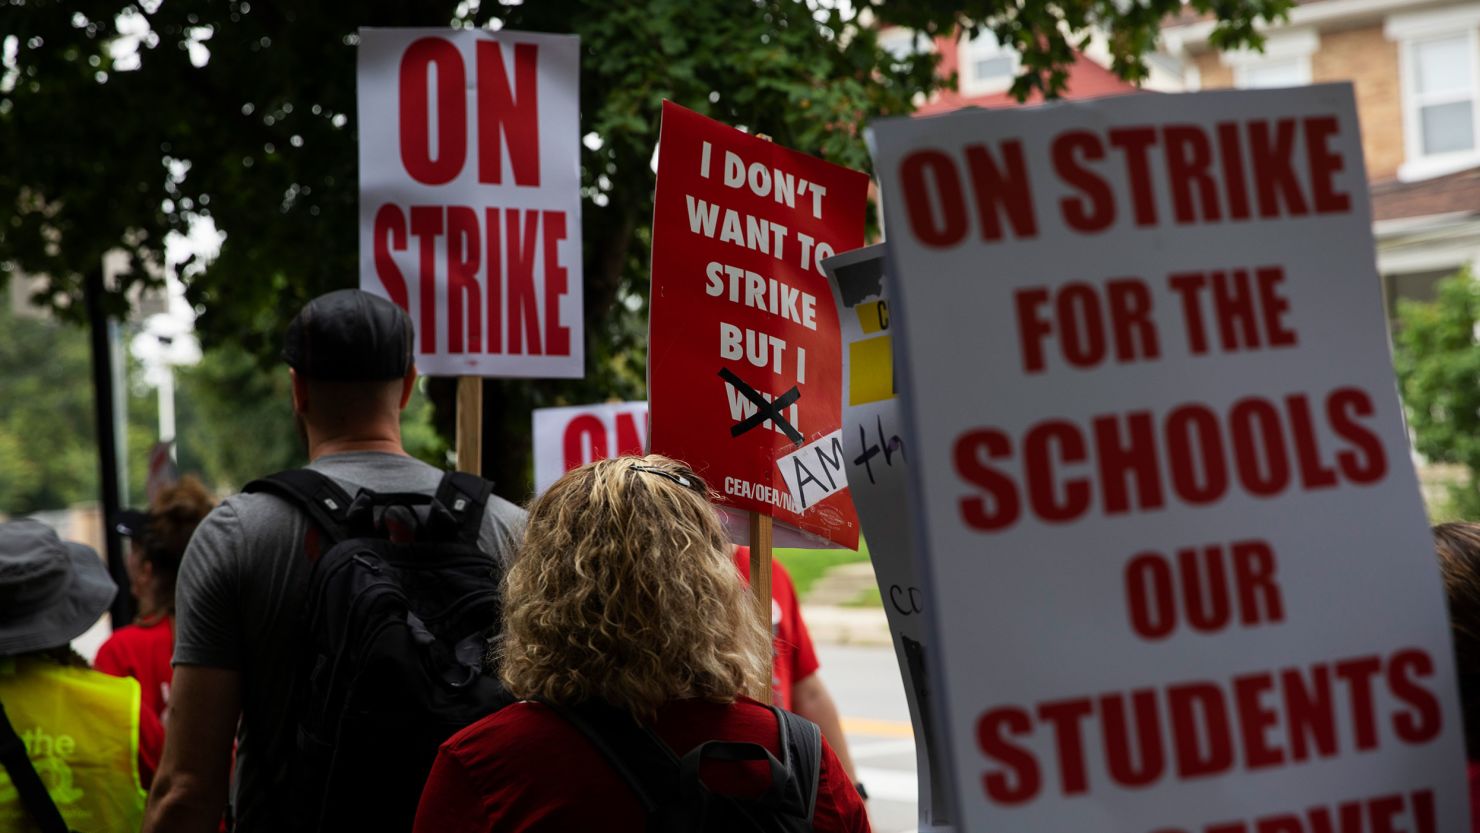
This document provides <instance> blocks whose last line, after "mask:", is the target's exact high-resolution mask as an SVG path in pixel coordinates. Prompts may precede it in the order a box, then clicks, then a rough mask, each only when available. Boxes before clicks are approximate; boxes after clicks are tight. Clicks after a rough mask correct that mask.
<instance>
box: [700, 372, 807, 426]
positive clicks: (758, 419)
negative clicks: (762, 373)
mask: <svg viewBox="0 0 1480 833" xmlns="http://www.w3.org/2000/svg"><path fill="white" fill-rule="evenodd" d="M719 378H721V379H724V380H725V381H726V382H729V383H730V384H731V385H732V386H734V388H735V390H738V391H740V393H741V395H743V396H744V397H745V398H746V399H749V400H750V401H751V402H752V403H754V404H755V413H753V414H751V415H750V416H748V417H746V418H745V419H743V420H741V421H740V422H737V423H735V424H734V425H733V426H731V427H730V436H731V437H738V436H740V435H741V434H744V433H745V432H746V431H749V430H750V429H752V428H754V427H756V426H757V425H760V424H761V423H763V422H765V421H766V420H768V419H769V420H770V421H771V423H772V424H774V425H775V426H776V428H777V429H779V430H780V431H781V433H783V434H785V435H786V437H787V439H789V440H791V441H792V442H793V443H796V444H797V445H801V444H802V432H800V431H798V430H797V429H796V427H795V426H793V425H792V424H791V423H789V422H787V421H786V417H783V416H782V415H781V409H782V408H785V407H786V406H788V405H790V404H791V403H793V402H795V401H797V400H798V399H801V398H802V392H801V391H799V390H797V386H796V385H792V386H791V390H789V391H787V392H786V393H783V394H781V395H780V396H778V397H776V399H775V401H772V402H767V401H766V397H764V396H761V394H760V391H757V390H756V389H755V388H753V387H751V386H750V385H747V384H745V383H744V382H742V381H740V377H739V376H736V375H735V374H733V373H731V372H730V371H729V369H728V368H723V367H722V368H720V370H719Z"/></svg>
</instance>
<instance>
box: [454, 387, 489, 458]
mask: <svg viewBox="0 0 1480 833" xmlns="http://www.w3.org/2000/svg"><path fill="white" fill-rule="evenodd" d="M457 470H458V471H465V472H468V473H469V474H482V473H483V378H482V377H481V376H459V377H458V379H457Z"/></svg>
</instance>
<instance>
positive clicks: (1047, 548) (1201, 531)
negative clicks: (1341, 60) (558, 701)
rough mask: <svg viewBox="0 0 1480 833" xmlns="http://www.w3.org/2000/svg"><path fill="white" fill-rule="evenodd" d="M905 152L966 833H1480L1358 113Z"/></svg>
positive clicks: (898, 319) (952, 125)
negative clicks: (1400, 385)
mask: <svg viewBox="0 0 1480 833" xmlns="http://www.w3.org/2000/svg"><path fill="white" fill-rule="evenodd" d="M875 140H876V142H877V148H878V154H877V162H878V165H877V170H878V173H879V177H880V181H881V184H882V189H883V194H884V205H885V209H886V212H887V226H888V229H889V233H890V236H889V240H890V242H889V246H890V264H889V269H888V275H887V276H888V279H889V281H890V288H889V291H890V297H891V298H892V300H893V303H892V305H891V307H890V309H891V311H892V313H893V315H892V324H893V328H894V329H895V331H896V335H895V338H896V339H898V340H899V343H898V344H897V345H896V346H897V347H899V348H901V349H900V350H899V351H898V352H897V354H896V355H897V356H899V358H900V361H901V364H900V370H901V373H900V377H899V378H900V382H901V384H902V396H903V399H904V406H905V411H906V420H905V424H906V427H907V430H906V431H905V448H906V449H907V450H908V452H909V454H910V467H909V471H910V475H911V480H912V482H911V495H912V500H913V506H914V510H915V511H914V513H913V522H914V523H915V524H916V525H917V527H918V528H917V535H918V537H917V542H918V544H919V546H920V548H921V555H922V558H921V559H920V564H921V567H922V574H923V577H924V579H925V588H924V589H925V594H926V598H927V599H929V600H930V604H928V605H927V606H926V615H927V617H928V618H930V620H931V622H932V631H931V633H932V635H933V636H934V640H933V641H932V645H933V646H935V647H937V648H938V650H936V651H933V652H932V656H937V657H939V661H938V662H937V663H936V667H938V668H939V669H940V677H939V682H940V685H939V686H938V688H939V695H940V696H939V697H938V698H937V702H938V704H939V705H940V706H941V709H942V716H943V719H944V731H943V732H941V735H942V737H943V738H944V739H945V740H946V746H947V747H948V748H947V749H946V752H947V753H948V754H949V756H950V758H951V761H952V763H953V767H952V769H953V772H954V773H955V798H956V802H957V805H958V807H959V809H960V811H961V813H960V816H959V818H958V821H959V824H960V827H961V828H962V829H965V830H971V831H1020V830H1041V831H1069V830H1072V831H1076V833H1276V832H1277V833H1336V831H1355V830H1362V831H1376V830H1384V831H1408V833H1438V831H1456V830H1465V829H1468V825H1469V815H1468V810H1467V805H1466V794H1465V788H1464V773H1465V769H1464V766H1465V764H1464V757H1463V748H1462V746H1463V744H1462V739H1461V725H1460V714H1459V709H1458V704H1457V697H1456V688H1455V674H1454V669H1453V663H1452V659H1451V654H1450V644H1449V636H1448V625H1447V622H1446V614H1445V606H1444V597H1443V592H1442V588H1441V586H1440V580H1439V575H1438V571H1437V569H1436V565H1435V563H1434V555H1433V544H1432V541H1431V539H1430V537H1429V534H1428V529H1427V523H1426V519H1425V516H1424V510H1423V506H1422V503H1421V501H1420V498H1419V492H1418V484H1417V481H1416V478H1415V476H1414V472H1413V469H1412V467H1411V465H1410V463H1409V456H1408V445H1407V438H1406V436H1405V434H1404V430H1403V424H1402V419H1401V415H1400V406H1399V402H1398V399H1397V396H1396V391H1395V386H1394V384H1393V374H1392V366H1391V360H1390V356H1389V354H1388V349H1387V339H1386V332H1385V316H1384V312H1383V306H1382V301H1381V296H1380V293H1379V284H1378V276H1377V274H1376V272H1375V269H1374V258H1373V247H1372V239H1371V230H1370V229H1371V226H1370V219H1371V218H1370V209H1369V204H1368V197H1367V189H1366V182H1365V179H1364V167H1363V161H1362V152H1361V144H1360V137H1359V133H1358V124H1357V115H1356V111H1355V106H1354V102H1353V96H1352V90H1351V87H1350V86H1348V85H1330V86H1319V87H1310V88H1301V89H1289V90H1270V91H1251V92H1241V91H1234V92H1218V93H1199V94H1190V95H1180V96H1162V95H1156V96H1153V95H1145V96H1127V97H1122V98H1116V99H1107V100H1102V101H1096V102H1088V103H1074V104H1066V105H1052V106H1045V107H1040V108H1031V109H1024V110H1013V111H994V112H976V113H969V112H968V113H961V114H953V115H950V116H945V117H940V118H929V119H918V120H904V119H901V120H891V121H887V122H883V123H880V124H879V125H878V126H877V127H876V135H875ZM850 476H851V472H850Z"/></svg>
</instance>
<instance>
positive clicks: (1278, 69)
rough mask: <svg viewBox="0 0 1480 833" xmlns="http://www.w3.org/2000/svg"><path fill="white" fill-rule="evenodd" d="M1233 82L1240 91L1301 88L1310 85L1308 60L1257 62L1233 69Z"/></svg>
mask: <svg viewBox="0 0 1480 833" xmlns="http://www.w3.org/2000/svg"><path fill="white" fill-rule="evenodd" d="M1233 82H1234V85H1235V86H1237V87H1238V88H1239V89H1241V90H1263V89H1268V88H1270V87H1301V86H1304V85H1306V84H1309V83H1310V59H1309V58H1284V59H1277V60H1272V61H1258V62H1251V63H1247V64H1241V65H1239V66H1236V67H1234V70H1233Z"/></svg>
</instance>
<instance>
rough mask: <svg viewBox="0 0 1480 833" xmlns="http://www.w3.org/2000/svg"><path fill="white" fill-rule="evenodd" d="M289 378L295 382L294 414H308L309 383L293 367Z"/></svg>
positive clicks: (290, 369)
mask: <svg viewBox="0 0 1480 833" xmlns="http://www.w3.org/2000/svg"><path fill="white" fill-rule="evenodd" d="M288 378H290V379H292V380H293V413H295V414H306V413H308V383H307V382H306V381H304V379H303V377H302V376H299V375H298V371H296V370H294V369H293V368H291V367H290V368H288Z"/></svg>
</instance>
